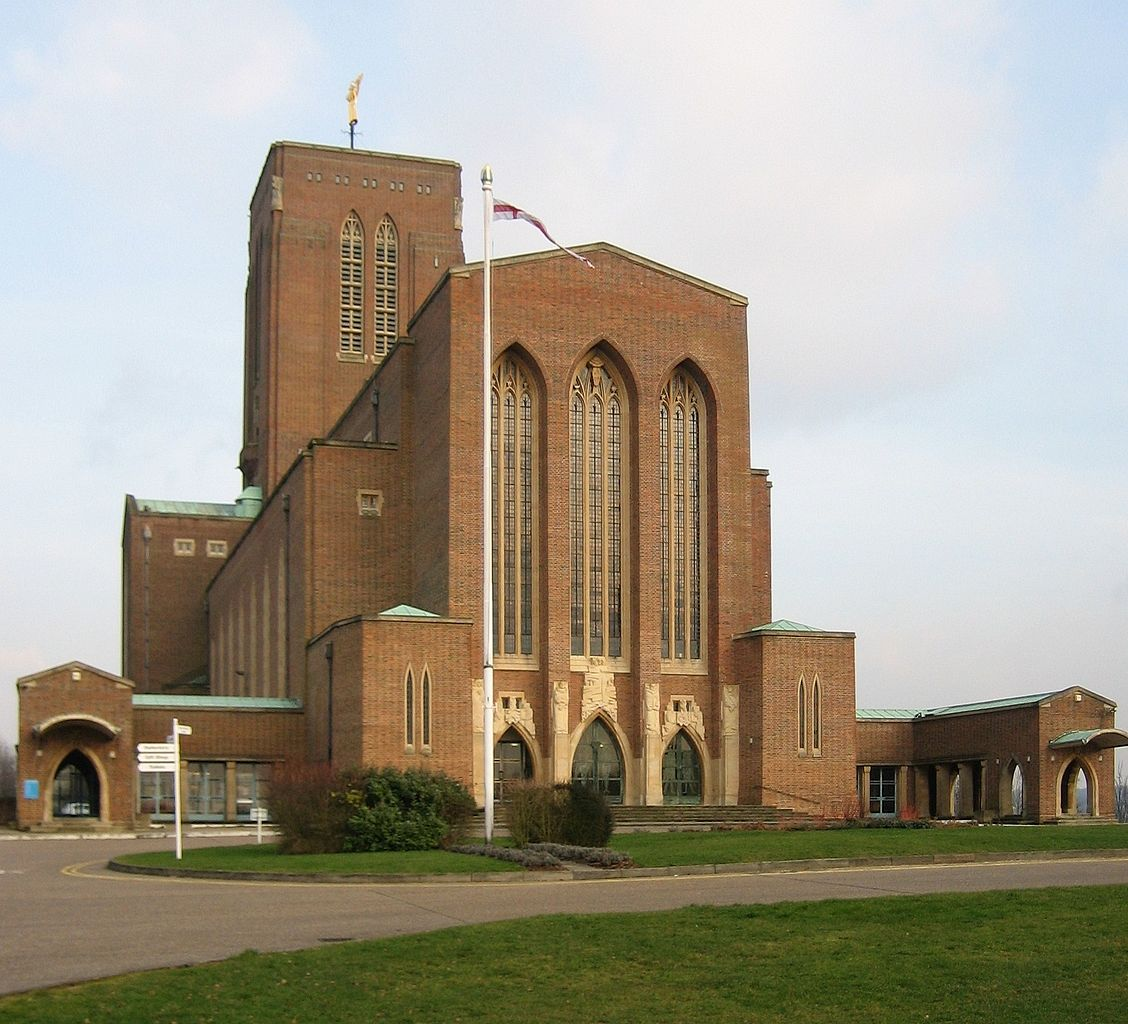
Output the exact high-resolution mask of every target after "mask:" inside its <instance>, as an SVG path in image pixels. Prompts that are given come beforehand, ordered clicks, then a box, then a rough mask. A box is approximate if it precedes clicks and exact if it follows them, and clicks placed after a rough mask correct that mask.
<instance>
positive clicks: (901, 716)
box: [855, 708, 922, 722]
mask: <svg viewBox="0 0 1128 1024" xmlns="http://www.w3.org/2000/svg"><path fill="white" fill-rule="evenodd" d="M919 714H922V712H920V711H917V710H916V709H914V708H858V710H857V711H856V712H855V716H856V717H857V719H858V721H859V722H887V721H890V720H896V721H907V720H909V719H912V718H916V717H917V715H919Z"/></svg>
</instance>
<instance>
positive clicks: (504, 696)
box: [494, 690, 537, 737]
mask: <svg viewBox="0 0 1128 1024" xmlns="http://www.w3.org/2000/svg"><path fill="white" fill-rule="evenodd" d="M511 725H519V726H520V727H521V728H522V729H524V730H525V732H526V733H528V735H529V736H532V737H535V736H536V734H537V726H536V723H535V722H534V721H533V709H532V707H531V706H530V705H529V703H528V701H526V700H525V693H524V691H523V690H511V691H507V692H505V693H501V694H498V697H497V700H496V701H495V702H494V735H495V736H500V735H501V734H502V733H503V732H505V730H506V729H507V728H508V727H509V726H511Z"/></svg>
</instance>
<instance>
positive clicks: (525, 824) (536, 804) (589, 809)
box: [506, 782, 615, 846]
mask: <svg viewBox="0 0 1128 1024" xmlns="http://www.w3.org/2000/svg"><path fill="white" fill-rule="evenodd" d="M506 820H507V821H508V824H509V834H510V836H511V837H512V838H513V841H514V842H515V843H516V844H517V845H518V846H528V845H530V844H532V843H560V844H563V845H566V846H606V845H607V841H608V840H609V839H610V838H611V830H612V828H613V827H614V824H615V822H614V819H613V818H612V816H611V806H610V804H608V802H607V798H606V797H605V796H604V795H603V794H602V793H600V792H599V791H598V790H595V789H592V788H590V787H589V786H584V785H582V784H580V783H578V782H573V783H565V784H562V785H558V786H517V787H514V788H513V789H512V790H511V791H510V794H509V797H508V801H507V805H506Z"/></svg>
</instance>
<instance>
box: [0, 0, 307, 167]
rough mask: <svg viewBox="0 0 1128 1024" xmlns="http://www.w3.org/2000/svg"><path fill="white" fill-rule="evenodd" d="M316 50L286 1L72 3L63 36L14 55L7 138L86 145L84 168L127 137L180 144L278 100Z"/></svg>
mask: <svg viewBox="0 0 1128 1024" xmlns="http://www.w3.org/2000/svg"><path fill="white" fill-rule="evenodd" d="M317 50H318V46H317V44H316V43H315V41H314V40H313V38H312V37H311V36H310V35H309V34H308V32H307V30H306V29H305V28H304V27H303V25H302V23H301V22H300V21H299V20H298V19H297V18H296V17H295V16H294V15H293V14H291V13H290V12H289V11H288V10H287V9H286V8H285V7H284V6H283V5H282V4H280V3H274V2H246V3H238V4H227V3H220V2H206V3H192V4H161V5H153V4H141V3H136V2H130V0H110V2H99V3H79V4H75V5H74V6H72V7H70V8H68V9H67V11H66V15H65V16H64V18H63V21H62V25H61V29H60V31H59V33H58V35H57V36H55V37H53V38H51V39H49V40H47V41H45V42H43V43H40V44H39V45H38V46H37V47H32V46H28V45H26V44H25V45H23V46H22V47H20V48H19V49H18V50H15V51H14V52H10V53H9V54H8V55H7V59H6V63H7V65H8V68H7V75H6V77H7V78H8V79H9V83H8V88H7V89H5V93H7V94H8V98H7V99H6V100H5V101H4V102H3V104H2V105H0V144H2V145H3V146H4V147H5V148H8V149H11V150H14V151H17V152H22V153H25V154H34V155H36V156H38V157H49V156H57V155H58V154H59V153H60V152H65V153H80V154H81V164H82V167H83V169H84V171H86V170H89V169H90V167H91V165H92V164H93V165H94V166H95V167H96V166H97V165H98V164H99V163H101V162H102V161H105V160H110V159H112V158H113V156H114V154H115V153H117V152H119V151H120V150H121V149H122V148H124V149H126V150H136V149H143V148H146V147H151V148H152V149H154V150H158V151H161V152H165V153H167V152H168V151H169V150H170V149H173V150H176V151H177V152H178V153H179V152H181V147H185V148H189V149H190V148H191V147H193V146H194V145H198V144H199V137H200V135H201V133H205V132H206V131H207V130H208V128H209V126H210V127H211V128H212V129H213V130H214V129H215V128H225V127H226V126H228V125H230V124H232V123H234V122H238V121H241V120H243V119H246V118H248V117H250V116H252V115H254V114H256V113H260V112H262V111H263V110H264V108H265V107H266V106H267V105H268V104H270V103H272V102H276V101H277V98H278V96H279V93H285V92H288V91H290V90H292V89H293V88H294V86H295V85H296V78H297V75H298V73H299V71H300V68H301V66H302V63H303V60H308V59H309V56H311V55H312V53H315V52H317ZM13 94H14V95H13ZM178 140H179V142H178Z"/></svg>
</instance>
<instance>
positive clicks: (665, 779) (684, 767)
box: [662, 729, 701, 804]
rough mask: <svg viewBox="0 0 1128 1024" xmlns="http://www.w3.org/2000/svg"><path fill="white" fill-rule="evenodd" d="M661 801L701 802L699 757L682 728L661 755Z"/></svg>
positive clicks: (668, 802)
mask: <svg viewBox="0 0 1128 1024" xmlns="http://www.w3.org/2000/svg"><path fill="white" fill-rule="evenodd" d="M662 803H664V804H699V803H701V757H700V755H699V754H698V753H697V748H696V747H695V746H694V745H693V743H692V742H691V741H690V738H689V737H688V736H687V735H686V734H685V730H684V729H679V730H678V732H677V735H676V736H674V738H673V739H672V740H670V742H669V745H668V746H667V747H666V751H665V753H664V754H663V755H662Z"/></svg>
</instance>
